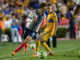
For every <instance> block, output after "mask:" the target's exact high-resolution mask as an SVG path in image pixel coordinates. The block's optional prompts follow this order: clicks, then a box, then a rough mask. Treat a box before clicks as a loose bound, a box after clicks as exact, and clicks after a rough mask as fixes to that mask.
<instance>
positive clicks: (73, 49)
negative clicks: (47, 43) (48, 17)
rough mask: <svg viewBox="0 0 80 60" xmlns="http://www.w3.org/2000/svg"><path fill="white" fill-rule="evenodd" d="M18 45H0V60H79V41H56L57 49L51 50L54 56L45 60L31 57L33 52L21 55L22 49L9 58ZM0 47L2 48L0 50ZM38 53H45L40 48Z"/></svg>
mask: <svg viewBox="0 0 80 60" xmlns="http://www.w3.org/2000/svg"><path fill="white" fill-rule="evenodd" d="M18 46H19V44H17V43H16V44H15V45H14V44H12V43H6V45H4V44H3V43H0V60H80V54H79V50H80V40H62V41H61V40H58V41H57V48H52V47H51V49H52V51H54V52H55V55H54V56H47V58H46V59H40V58H39V57H32V54H33V53H34V51H31V50H29V51H27V52H26V53H25V54H24V53H23V49H22V50H21V51H19V52H18V53H17V54H16V55H15V56H11V52H12V51H14V50H15V49H16V48H17V47H18ZM1 47H2V48H1ZM40 51H45V50H44V48H43V47H42V46H41V47H40Z"/></svg>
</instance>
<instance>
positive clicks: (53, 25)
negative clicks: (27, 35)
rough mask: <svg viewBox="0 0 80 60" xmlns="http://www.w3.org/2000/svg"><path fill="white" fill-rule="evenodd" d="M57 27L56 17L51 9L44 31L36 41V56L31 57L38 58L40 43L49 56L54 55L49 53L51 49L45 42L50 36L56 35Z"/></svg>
mask: <svg viewBox="0 0 80 60" xmlns="http://www.w3.org/2000/svg"><path fill="white" fill-rule="evenodd" d="M57 25H58V19H57V15H56V13H55V12H54V11H53V10H52V9H50V12H49V14H48V16H47V24H46V27H45V29H44V32H43V33H41V34H40V38H39V39H38V40H36V54H34V55H33V56H38V52H39V46H40V43H41V44H42V46H44V48H45V49H46V50H47V51H48V52H49V55H54V53H52V52H51V49H50V48H49V47H48V45H47V44H46V41H48V39H49V38H50V37H51V36H54V35H55V34H56V29H57Z"/></svg>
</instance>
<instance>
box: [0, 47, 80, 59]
mask: <svg viewBox="0 0 80 60" xmlns="http://www.w3.org/2000/svg"><path fill="white" fill-rule="evenodd" d="M77 48H80V47H77ZM77 48H68V49H67V48H66V49H62V50H56V51H54V52H62V51H66V50H73V49H77ZM8 55H10V54H7V55H2V56H0V57H5V56H8ZM22 57H29V56H22ZM22 57H14V58H12V59H17V58H22ZM3 60H11V58H8V59H3Z"/></svg>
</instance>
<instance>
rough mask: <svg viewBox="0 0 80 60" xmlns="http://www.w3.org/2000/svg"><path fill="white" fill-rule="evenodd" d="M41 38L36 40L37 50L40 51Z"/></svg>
mask: <svg viewBox="0 0 80 60" xmlns="http://www.w3.org/2000/svg"><path fill="white" fill-rule="evenodd" d="M39 46H40V40H36V52H39Z"/></svg>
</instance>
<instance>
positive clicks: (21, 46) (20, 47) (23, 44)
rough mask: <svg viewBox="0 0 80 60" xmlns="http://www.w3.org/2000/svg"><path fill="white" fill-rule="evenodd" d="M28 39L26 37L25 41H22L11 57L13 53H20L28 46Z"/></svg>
mask: <svg viewBox="0 0 80 60" xmlns="http://www.w3.org/2000/svg"><path fill="white" fill-rule="evenodd" d="M28 38H29V37H27V38H26V39H25V41H24V42H23V43H22V44H21V45H20V46H19V47H18V48H17V49H16V50H15V51H14V52H12V56H14V55H15V53H17V52H18V51H20V50H21V49H22V48H23V47H24V46H26V47H27V46H28V44H27V45H26V43H27V40H28Z"/></svg>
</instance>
